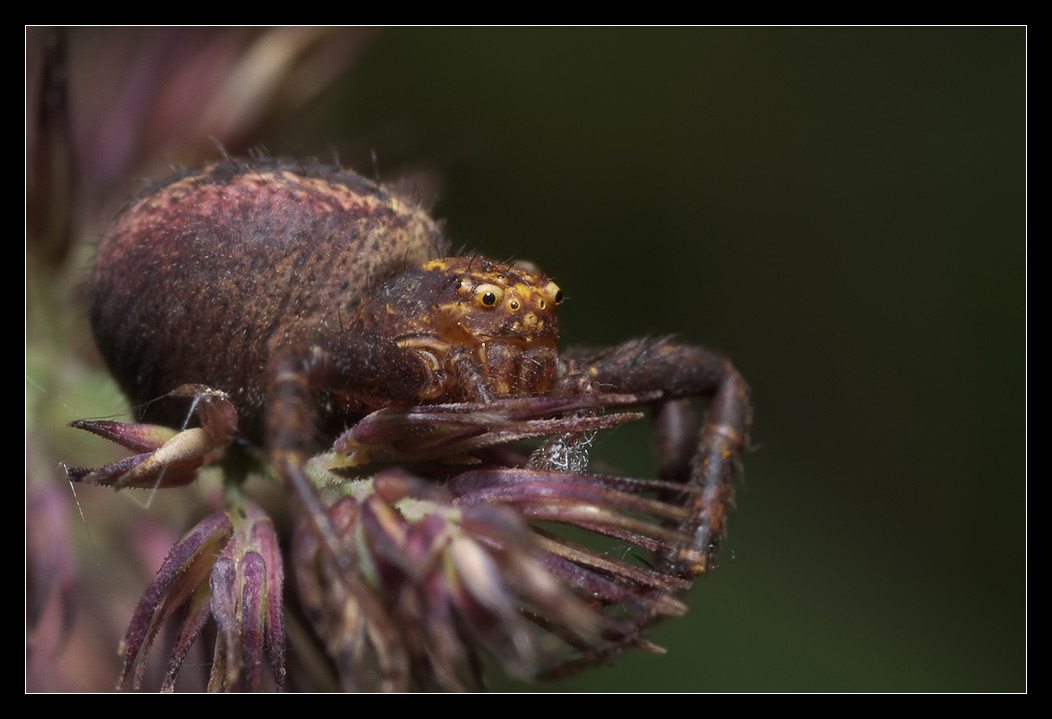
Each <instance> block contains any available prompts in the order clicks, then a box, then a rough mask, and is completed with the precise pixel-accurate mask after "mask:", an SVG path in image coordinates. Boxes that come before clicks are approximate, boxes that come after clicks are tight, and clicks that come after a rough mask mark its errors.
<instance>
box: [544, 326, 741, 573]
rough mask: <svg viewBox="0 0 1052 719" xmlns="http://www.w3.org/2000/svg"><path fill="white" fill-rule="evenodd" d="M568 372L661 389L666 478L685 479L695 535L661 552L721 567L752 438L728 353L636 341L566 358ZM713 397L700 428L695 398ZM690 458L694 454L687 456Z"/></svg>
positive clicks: (691, 568)
mask: <svg viewBox="0 0 1052 719" xmlns="http://www.w3.org/2000/svg"><path fill="white" fill-rule="evenodd" d="M565 359H566V361H567V368H568V372H567V374H566V375H565V376H566V377H567V378H574V377H576V378H578V380H577V381H578V382H581V381H582V380H583V381H585V382H586V383H588V384H591V385H593V386H595V387H597V388H599V389H600V390H601V391H612V392H622V393H642V392H652V391H659V392H661V393H662V399H661V400H660V401H659V402H658V403H657V404H656V408H655V409H656V417H655V422H656V433H657V447H658V453H659V473H660V475H661V477H662V479H671V480H677V481H685V482H686V483H687V484H689V485H691V486H693V487H696V488H697V489H698V491H697V492H696V493H693V494H691V495H690V499H689V502H690V515H689V517H688V519H686V520H684V521H683V522H682V523H681V525H680V529H681V530H683V531H684V532H686V533H687V534H689V535H690V536H691V537H692V538H693V539H692V541H690V543H689V544H687V545H685V546H682V547H679V548H678V549H677V550H676V551H675V552H672V553H669V554H668V555H666V556H665V557H663V558H662V562H663V563H664V564H665V565H666V567H665V568H666V569H668V570H669V571H672V572H674V573H676V574H679V575H683V576H688V577H693V576H696V575H698V574H702V573H704V572H706V571H708V570H709V569H711V568H712V567H713V566H715V561H716V553H717V550H718V547H719V543H720V540H721V538H722V536H723V534H724V531H725V529H726V519H727V512H728V510H729V509H730V506H731V505H732V503H733V501H734V481H735V475H736V474H737V471H738V468H739V465H740V462H741V456H742V453H743V452H744V450H745V447H746V444H747V442H748V433H749V426H750V423H751V420H752V412H751V407H750V404H749V392H748V388H747V386H746V385H745V381H744V380H743V379H742V377H741V375H740V374H739V373H738V371H737V370H736V369H735V368H734V366H733V365H732V364H731V363H730V362H729V361H728V360H727V359H726V358H724V357H722V356H720V355H718V354H715V353H713V352H710V351H708V350H705V349H703V348H700V347H692V346H688V345H679V344H675V343H672V342H667V341H663V342H653V341H635V342H629V343H627V344H624V345H621V346H619V347H615V348H612V349H608V350H604V351H600V352H587V353H578V354H569V355H566V356H565ZM692 397H702V398H705V399H707V400H708V411H707V413H706V415H705V420H704V422H703V424H702V426H701V430H700V432H698V431H697V430H695V429H694V427H695V424H694V420H693V412H692V410H691V409H690V407H689V402H688V401H687V400H689V398H692ZM688 458H689V459H688Z"/></svg>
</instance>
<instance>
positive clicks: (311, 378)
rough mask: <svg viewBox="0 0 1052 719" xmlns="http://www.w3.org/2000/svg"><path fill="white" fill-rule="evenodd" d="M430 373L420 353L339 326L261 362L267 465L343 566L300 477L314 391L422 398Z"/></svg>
mask: <svg viewBox="0 0 1052 719" xmlns="http://www.w3.org/2000/svg"><path fill="white" fill-rule="evenodd" d="M435 382H436V380H435V376H434V373H433V372H432V371H431V370H430V369H429V368H428V366H427V365H426V363H425V361H424V360H423V357H422V355H420V354H419V353H416V352H412V351H407V350H404V349H402V348H401V347H398V346H397V345H396V344H394V343H393V342H390V341H386V340H382V339H379V338H376V337H370V336H368V335H363V334H361V333H351V332H345V333H341V334H338V335H333V336H330V337H327V338H324V339H322V340H320V341H318V342H316V343H313V344H300V345H290V346H287V347H285V348H282V349H280V350H278V351H277V352H276V353H275V355H274V356H273V357H272V359H271V361H270V364H269V366H268V368H267V452H268V455H269V458H270V461H271V464H272V466H273V467H274V468H275V470H276V471H277V472H278V473H279V474H280V475H281V477H282V478H283V479H284V480H285V482H286V484H287V485H288V486H289V488H290V489H291V490H292V492H293V493H294V495H295V496H296V497H297V498H298V499H299V500H300V501H301V502H302V503H303V508H304V510H305V511H306V513H307V515H308V518H309V521H310V522H311V524H312V526H313V528H314V530H315V532H316V533H317V535H318V537H319V540H320V541H321V542H322V544H323V546H324V547H325V550H326V551H327V553H328V554H330V555H331V557H332V559H333V560H335V561H336V562H337V563H338V564H340V565H341V566H344V567H345V568H347V567H348V566H349V565H348V564H347V561H348V560H347V559H346V557H344V556H343V555H344V554H345V551H344V550H342V549H341V543H340V541H339V539H338V538H337V536H336V533H335V532H334V531H333V529H332V527H331V525H330V524H329V522H328V520H327V518H326V506H325V504H324V502H323V501H322V499H321V497H320V496H319V494H318V491H317V489H316V488H315V486H314V484H313V483H312V482H311V480H310V478H309V477H307V475H306V472H305V467H306V464H307V461H308V460H309V459H310V457H311V456H313V454H314V453H315V452H316V451H317V446H316V442H315V439H314V427H315V424H316V421H317V419H318V418H317V415H316V412H315V408H314V402H313V397H314V393H315V391H316V390H323V389H334V388H338V389H341V390H345V391H346V390H350V391H351V392H352V393H353V394H354V395H355V396H356V397H358V398H364V399H371V400H373V401H377V400H378V399H379V398H383V400H384V402H387V403H391V404H395V403H399V402H409V401H412V400H416V399H419V398H421V397H425V396H427V394H428V388H429V387H432V386H434V384H435Z"/></svg>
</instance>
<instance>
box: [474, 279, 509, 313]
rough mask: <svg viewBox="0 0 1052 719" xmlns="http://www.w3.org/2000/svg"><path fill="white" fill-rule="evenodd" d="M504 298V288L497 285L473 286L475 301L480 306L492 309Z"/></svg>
mask: <svg viewBox="0 0 1052 719" xmlns="http://www.w3.org/2000/svg"><path fill="white" fill-rule="evenodd" d="M503 298H504V290H503V289H501V288H500V287H498V286H497V285H479V286H478V287H477V288H475V302H477V303H478V305H479V306H480V307H484V308H487V309H492V308H493V307H496V306H497V303H499V302H500V301H501V300H502V299H503Z"/></svg>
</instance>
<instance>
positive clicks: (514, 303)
mask: <svg viewBox="0 0 1052 719" xmlns="http://www.w3.org/2000/svg"><path fill="white" fill-rule="evenodd" d="M508 307H510V308H511V309H513V310H517V309H519V303H518V301H517V300H512V301H511V302H509V303H508Z"/></svg>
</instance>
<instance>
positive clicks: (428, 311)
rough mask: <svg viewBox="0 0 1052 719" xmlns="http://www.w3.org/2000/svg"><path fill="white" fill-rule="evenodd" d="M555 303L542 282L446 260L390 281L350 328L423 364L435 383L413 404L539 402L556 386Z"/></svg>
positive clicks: (550, 287)
mask: <svg viewBox="0 0 1052 719" xmlns="http://www.w3.org/2000/svg"><path fill="white" fill-rule="evenodd" d="M561 300H562V291H561V290H560V289H559V287H558V285H556V284H555V283H554V282H552V281H551V280H550V279H548V278H547V277H544V276H543V275H537V274H532V273H530V272H528V271H526V270H524V269H521V268H514V267H510V266H507V265H503V264H498V263H495V262H492V261H490V260H486V259H481V258H476V257H472V258H469V257H447V258H443V259H438V260H432V261H430V262H427V263H426V264H424V265H421V266H419V267H413V268H410V269H407V270H404V271H402V272H399V273H397V274H396V275H394V276H393V277H391V278H389V279H388V280H387V281H386V282H384V284H383V285H382V286H381V287H379V288H378V289H377V290H376V291H375V292H373V293H371V294H369V295H368V296H367V297H366V298H365V300H363V302H362V304H361V305H360V306H359V308H358V312H357V314H356V320H357V322H356V323H355V324H353V325H352V328H353V329H354V330H355V331H364V332H367V333H370V334H374V335H376V336H378V337H385V338H388V339H391V340H393V341H394V342H395V344H397V345H398V346H399V347H401V348H404V349H408V350H413V351H414V352H416V353H418V354H419V355H420V356H421V357H423V358H425V360H426V362H427V364H428V366H429V368H430V369H431V370H432V371H433V373H434V378H433V381H432V382H431V383H430V385H429V386H428V387H427V388H425V390H424V392H423V393H421V394H420V395H419V396H418V397H414V398H413V400H414V401H418V402H421V403H423V402H433V401H437V400H441V401H446V402H458V401H483V402H485V401H489V400H493V399H500V398H505V397H522V396H527V395H538V394H544V393H545V392H546V391H547V390H548V389H549V388H550V387H551V386H552V384H553V383H554V381H555V375H556V371H557V362H558V348H557V345H556V341H557V339H558V336H559V327H558V320H557V318H556V314H555V307H556V305H557V304H559V302H560V301H561ZM388 402H389V400H387V398H383V397H380V398H375V399H374V400H373V401H372V402H371V403H370V404H372V405H373V406H384V405H385V404H388Z"/></svg>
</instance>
